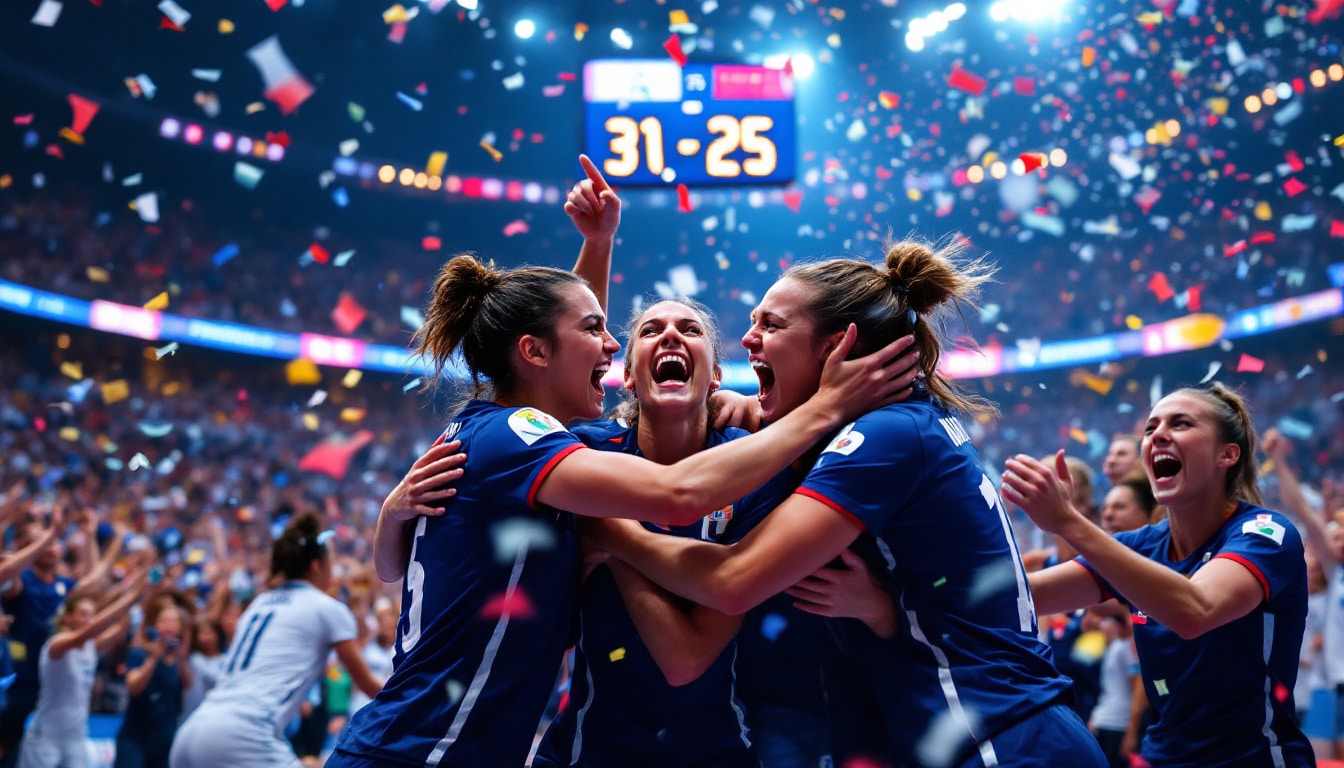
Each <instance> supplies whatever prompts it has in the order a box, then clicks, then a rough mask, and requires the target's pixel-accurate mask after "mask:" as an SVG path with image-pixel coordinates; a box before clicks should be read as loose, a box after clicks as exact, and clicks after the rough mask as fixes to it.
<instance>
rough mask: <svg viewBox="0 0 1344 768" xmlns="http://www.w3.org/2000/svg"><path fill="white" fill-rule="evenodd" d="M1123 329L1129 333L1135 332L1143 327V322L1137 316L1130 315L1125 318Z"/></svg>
mask: <svg viewBox="0 0 1344 768" xmlns="http://www.w3.org/2000/svg"><path fill="white" fill-rule="evenodd" d="M1125 327H1126V328H1128V329H1129V330H1131V331H1137V330H1139V329H1140V328H1142V327H1143V320H1141V319H1140V318H1139V316H1138V315H1130V316H1128V317H1126V318H1125Z"/></svg>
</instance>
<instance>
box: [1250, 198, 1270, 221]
mask: <svg viewBox="0 0 1344 768" xmlns="http://www.w3.org/2000/svg"><path fill="white" fill-rule="evenodd" d="M1255 218H1257V219H1259V220H1261V221H1269V220H1270V219H1272V218H1274V210H1273V209H1272V208H1270V207H1269V203H1267V202H1265V201H1264V200H1261V201H1260V202H1258V203H1256V204H1255Z"/></svg>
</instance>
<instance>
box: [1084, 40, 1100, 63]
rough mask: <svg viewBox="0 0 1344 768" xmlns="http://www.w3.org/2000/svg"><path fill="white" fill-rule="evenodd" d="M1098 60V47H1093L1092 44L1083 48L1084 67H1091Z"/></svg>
mask: <svg viewBox="0 0 1344 768" xmlns="http://www.w3.org/2000/svg"><path fill="white" fill-rule="evenodd" d="M1096 60H1097V49H1096V48H1093V47H1092V46H1090V45H1089V46H1087V47H1085V48H1083V66H1084V67H1090V66H1092V65H1093V64H1094V63H1095V62H1096Z"/></svg>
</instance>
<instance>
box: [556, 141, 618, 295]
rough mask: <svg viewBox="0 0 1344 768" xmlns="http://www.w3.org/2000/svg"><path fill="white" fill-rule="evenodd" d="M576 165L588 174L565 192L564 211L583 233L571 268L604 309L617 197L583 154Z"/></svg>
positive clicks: (615, 222) (616, 221)
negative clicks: (581, 241)
mask: <svg viewBox="0 0 1344 768" xmlns="http://www.w3.org/2000/svg"><path fill="white" fill-rule="evenodd" d="M579 165H581V166H583V172H584V173H585V174H586V175H587V177H588V178H586V179H583V180H582V181H580V182H579V183H577V184H575V185H574V188H573V189H571V190H570V191H569V194H568V195H566V196H565V213H566V214H568V216H569V218H570V219H571V220H572V221H573V222H574V228H575V229H577V230H579V234H581V235H583V247H582V248H580V249H579V260H578V261H577V262H575V264H574V270H573V271H574V274H576V275H578V276H579V277H582V278H583V279H584V280H586V281H588V287H589V288H592V289H593V295H594V296H596V297H597V304H598V306H600V307H601V308H602V311H603V312H606V311H607V285H608V283H609V282H610V279H611V252H612V250H613V249H614V248H615V245H616V229H617V228H618V227H620V225H621V199H620V198H619V197H617V196H616V192H615V190H613V189H612V188H611V185H610V184H608V183H607V180H606V179H605V178H603V176H602V172H601V171H599V170H598V169H597V166H596V165H594V164H593V161H592V160H590V159H588V156H587V155H579Z"/></svg>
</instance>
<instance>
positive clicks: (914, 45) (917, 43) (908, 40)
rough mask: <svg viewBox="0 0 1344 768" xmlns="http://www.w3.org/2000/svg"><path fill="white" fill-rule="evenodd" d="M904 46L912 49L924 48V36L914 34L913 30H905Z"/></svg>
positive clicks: (919, 49)
mask: <svg viewBox="0 0 1344 768" xmlns="http://www.w3.org/2000/svg"><path fill="white" fill-rule="evenodd" d="M905 47H906V48H909V49H910V50H912V51H922V50H924V38H922V37H920V36H919V35H916V34H915V33H914V32H907V33H906V35H905Z"/></svg>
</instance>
